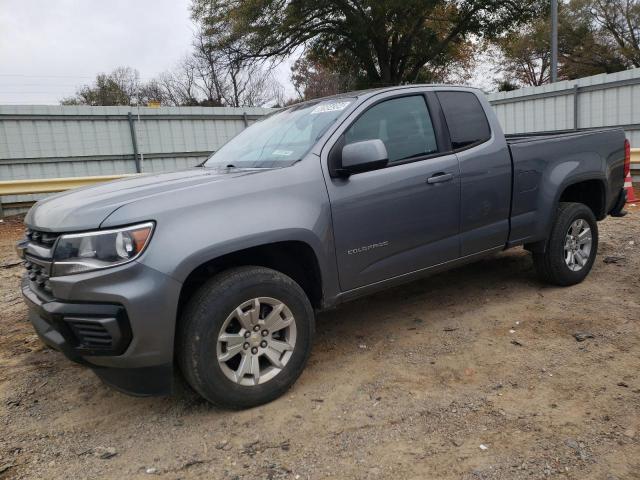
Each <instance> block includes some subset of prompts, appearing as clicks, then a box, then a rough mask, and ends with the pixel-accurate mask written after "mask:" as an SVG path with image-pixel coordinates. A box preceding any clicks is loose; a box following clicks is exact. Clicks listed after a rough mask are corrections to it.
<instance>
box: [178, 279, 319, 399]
mask: <svg viewBox="0 0 640 480" xmlns="http://www.w3.org/2000/svg"><path fill="white" fill-rule="evenodd" d="M313 333H314V313H313V308H312V307H311V304H310V303H309V300H308V298H307V296H306V295H305V293H304V291H303V290H302V288H300V286H299V285H298V284H297V283H296V282H294V281H293V280H292V279H291V278H289V277H287V276H286V275H284V274H282V273H280V272H277V271H275V270H270V269H267V268H262V267H240V268H236V269H232V270H228V271H226V272H223V273H222V274H220V275H218V276H216V277H214V278H213V279H211V280H210V281H209V282H207V283H206V284H205V285H204V286H202V287H201V288H200V290H199V291H198V292H197V293H196V294H195V295H194V297H193V298H192V299H191V300H190V302H189V304H188V305H187V308H186V309H185V312H184V315H183V317H182V319H181V324H180V331H179V332H178V334H179V350H178V362H179V365H180V368H181V370H182V372H183V374H184V376H185V378H186V380H187V382H188V383H189V384H190V385H191V386H192V387H193V388H194V389H195V390H196V391H197V392H198V393H200V395H202V396H203V397H204V398H206V399H207V400H209V401H210V402H212V403H214V404H216V405H218V406H221V407H224V408H247V407H252V406H256V405H260V404H262V403H266V402H269V401H271V400H273V399H275V398H277V397H278V396H280V395H282V394H283V393H284V392H285V391H286V390H287V389H288V388H289V387H290V386H291V385H292V384H293V383H294V382H295V380H296V379H297V378H298V376H299V375H300V373H301V372H302V370H303V368H304V366H305V364H306V361H307V359H308V357H309V352H310V349H311V341H312V338H313Z"/></svg>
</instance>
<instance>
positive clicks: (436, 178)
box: [427, 172, 453, 184]
mask: <svg viewBox="0 0 640 480" xmlns="http://www.w3.org/2000/svg"><path fill="white" fill-rule="evenodd" d="M451 180H453V173H444V172H440V173H436V174H435V175H433V176H431V177H429V178H428V179H427V183H429V184H433V183H442V182H450V181H451Z"/></svg>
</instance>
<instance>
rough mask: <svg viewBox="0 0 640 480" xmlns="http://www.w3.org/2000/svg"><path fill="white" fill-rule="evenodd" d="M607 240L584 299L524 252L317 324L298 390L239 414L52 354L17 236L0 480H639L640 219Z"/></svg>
mask: <svg viewBox="0 0 640 480" xmlns="http://www.w3.org/2000/svg"><path fill="white" fill-rule="evenodd" d="M600 226H601V245H600V253H599V256H598V259H597V262H596V265H595V267H594V270H593V272H592V273H591V275H590V276H589V277H588V278H587V280H586V281H585V282H584V283H583V284H581V285H578V286H575V287H572V288H554V287H548V286H545V285H542V284H540V283H539V282H538V281H537V280H536V278H535V276H534V272H533V268H532V265H531V260H530V258H529V256H528V254H527V253H526V252H524V251H522V250H513V251H509V252H505V253H502V254H500V255H498V256H496V257H494V258H490V259H487V260H484V261H482V262H480V263H477V264H475V265H471V266H467V267H464V268H460V269H458V270H455V271H451V272H448V273H445V274H441V275H438V276H434V277H431V278H429V279H426V280H423V281H420V282H417V283H413V284H410V285H409V286H405V287H401V288H396V289H393V290H389V291H387V292H384V293H381V294H378V295H375V296H373V297H370V298H366V299H363V300H360V301H356V302H354V303H351V304H347V305H345V306H343V307H341V308H339V309H337V310H334V311H331V312H327V313H323V314H321V315H320V316H319V318H318V326H317V331H318V334H317V339H316V342H315V346H314V350H313V354H312V357H311V361H310V362H309V365H308V367H307V369H306V371H305V372H304V373H303V375H302V377H301V378H300V380H299V381H298V382H297V384H296V385H295V386H294V387H293V388H292V390H291V391H290V392H289V393H288V394H287V395H286V396H284V397H283V398H281V399H279V400H277V401H275V402H273V403H271V404H269V405H266V406H263V407H260V408H255V409H252V410H247V411H242V412H228V411H220V410H217V409H215V408H213V407H211V406H209V405H208V404H206V403H204V402H203V401H201V400H200V399H199V398H198V397H197V396H195V395H194V394H193V393H191V392H190V391H189V390H188V389H187V388H185V387H184V386H181V387H179V388H178V392H177V393H176V395H174V396H173V397H170V398H147V399H140V398H132V397H128V396H125V395H122V394H120V393H118V392H115V391H113V390H111V389H109V388H108V387H106V386H104V385H102V384H101V383H100V381H99V380H98V379H97V378H96V377H95V376H94V375H93V374H92V373H91V372H90V371H89V370H87V369H85V368H83V367H80V366H76V365H74V364H72V363H71V362H69V361H68V360H66V359H65V358H64V357H63V356H62V355H61V354H59V353H57V352H55V351H52V350H49V349H46V348H45V347H43V346H42V345H41V343H40V341H39V340H38V338H37V337H36V335H35V334H34V332H33V331H32V329H31V327H30V325H29V324H28V322H27V320H26V315H25V307H24V305H23V303H22V301H21V298H20V295H19V293H18V284H19V279H20V276H21V273H22V272H21V267H20V266H14V265H13V262H17V258H16V257H15V255H14V253H13V243H14V242H15V240H16V239H17V238H18V236H19V235H20V234H21V230H22V227H21V225H20V224H19V219H17V220H16V219H14V220H12V221H5V222H4V223H3V224H0V431H1V432H2V435H1V436H0V478H150V477H152V476H153V475H155V476H157V477H161V478H168V479H178V478H198V477H203V478H222V479H227V478H228V479H244V478H268V479H277V478H292V479H307V478H310V479H319V478H329V477H331V478H339V479H345V478H357V479H369V478H370V479H384V478H398V479H400V478H402V479H404V478H415V479H447V478H463V479H525V478H526V479H537V478H547V477H555V478H567V479H606V480H613V479H631V478H640V368H639V367H640V255H639V253H640V208H632V209H631V213H630V214H629V215H628V216H627V217H626V218H623V219H613V218H609V219H607V220H606V221H604V222H603V223H601V224H600ZM611 257H615V258H611ZM605 259H606V261H607V262H608V263H606V262H605ZM578 332H586V333H590V334H592V335H593V338H589V339H587V340H585V341H583V342H578V341H576V339H575V338H574V334H575V333H578Z"/></svg>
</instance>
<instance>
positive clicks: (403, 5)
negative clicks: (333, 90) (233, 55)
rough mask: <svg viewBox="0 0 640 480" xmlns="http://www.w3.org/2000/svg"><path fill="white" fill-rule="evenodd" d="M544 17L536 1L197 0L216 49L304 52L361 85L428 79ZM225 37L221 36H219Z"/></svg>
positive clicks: (262, 55)
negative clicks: (470, 50)
mask: <svg viewBox="0 0 640 480" xmlns="http://www.w3.org/2000/svg"><path fill="white" fill-rule="evenodd" d="M538 11H539V7H538V0H519V1H517V0H506V1H505V0H245V1H242V2H239V1H237V0H193V3H192V13H193V17H194V19H195V20H196V21H198V22H199V23H200V24H201V25H203V28H205V31H207V32H214V33H215V35H217V36H218V40H217V43H218V45H221V46H223V45H227V46H229V45H233V46H234V47H233V48H234V49H235V50H236V51H237V52H238V53H239V54H240V55H241V56H243V57H244V58H249V59H271V60H274V59H275V60H277V59H282V58H285V57H287V56H289V55H291V54H293V53H294V51H296V50H297V49H299V48H300V47H304V48H305V49H306V51H307V52H309V53H310V55H311V56H312V58H314V59H317V60H323V61H324V60H327V61H329V62H331V63H332V64H333V65H332V66H334V67H337V70H336V71H337V72H339V73H341V74H343V75H344V74H348V75H349V76H350V77H352V78H356V79H358V86H381V85H390V84H398V83H411V82H415V81H419V80H421V79H429V78H431V77H432V76H433V73H432V72H438V70H439V69H440V70H441V69H442V68H444V67H446V66H448V65H450V64H452V63H453V62H454V61H455V58H456V56H457V54H458V51H459V49H460V47H461V45H464V44H465V43H466V42H468V41H469V40H470V38H471V37H472V36H476V37H485V36H486V37H495V36H496V35H498V34H500V33H502V32H504V31H508V30H510V29H512V28H514V27H515V26H517V25H519V24H521V23H523V22H525V21H527V20H528V19H530V18H531V17H532V16H534V15H535V14H536V13H537V12H538ZM220 32H222V33H220Z"/></svg>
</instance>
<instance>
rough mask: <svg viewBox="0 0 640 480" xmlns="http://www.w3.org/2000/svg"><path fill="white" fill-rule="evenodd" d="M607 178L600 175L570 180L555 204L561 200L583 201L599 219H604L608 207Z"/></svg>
mask: <svg viewBox="0 0 640 480" xmlns="http://www.w3.org/2000/svg"><path fill="white" fill-rule="evenodd" d="M606 192H607V189H606V184H605V180H603V179H602V178H599V177H593V178H583V179H579V180H574V181H571V182H568V183H567V184H566V185H564V186H563V188H562V189H561V190H560V192H559V195H558V198H557V199H556V202H555V206H556V208H557V206H558V205H559V204H560V202H576V203H582V204H584V205H586V206H587V207H589V208H590V209H591V211H592V212H593V214H594V216H595V217H596V219H597V220H603V219H604V218H605V217H606V215H607V212H606V208H607V198H606V195H607V193H606Z"/></svg>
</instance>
